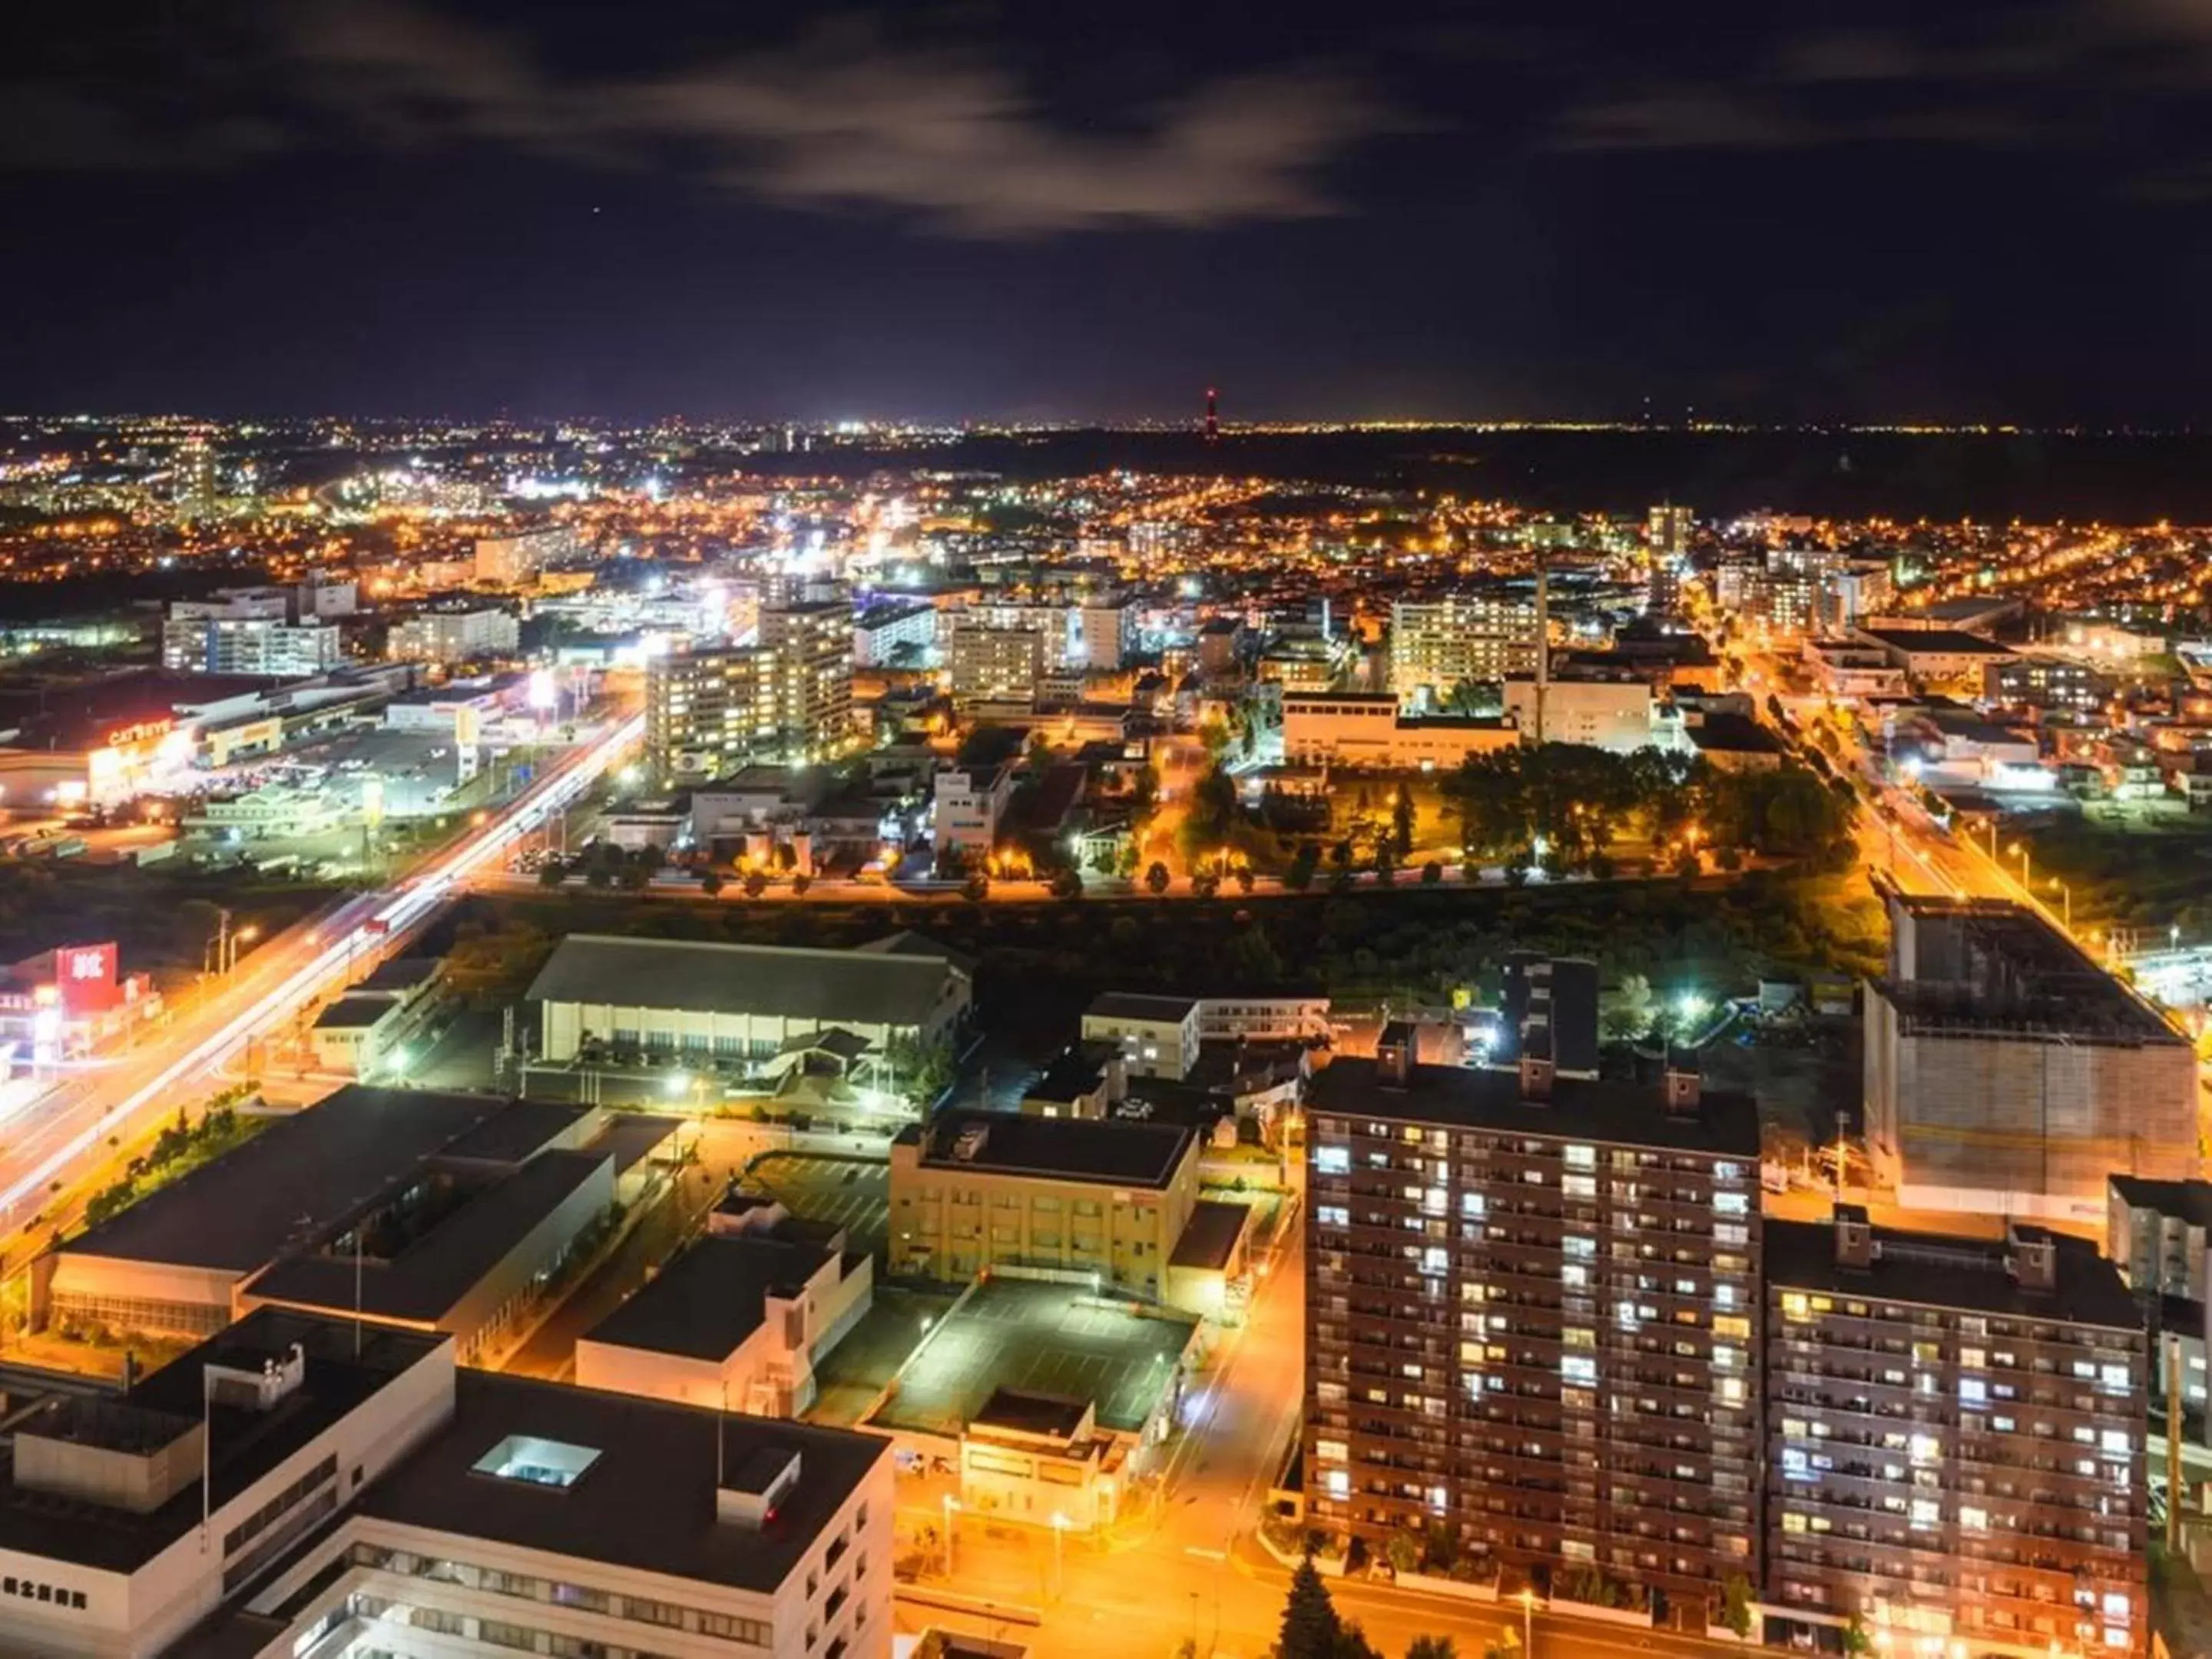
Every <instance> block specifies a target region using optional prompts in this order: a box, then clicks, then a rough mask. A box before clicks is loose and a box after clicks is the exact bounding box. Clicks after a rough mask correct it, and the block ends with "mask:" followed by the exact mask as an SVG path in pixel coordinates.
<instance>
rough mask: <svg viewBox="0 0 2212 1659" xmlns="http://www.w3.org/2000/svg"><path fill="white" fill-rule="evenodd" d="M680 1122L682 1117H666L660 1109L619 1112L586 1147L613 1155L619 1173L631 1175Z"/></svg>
mask: <svg viewBox="0 0 2212 1659" xmlns="http://www.w3.org/2000/svg"><path fill="white" fill-rule="evenodd" d="M679 1124H680V1120H678V1119H676V1118H672V1117H663V1116H662V1115H660V1114H659V1113H658V1112H617V1113H616V1114H614V1115H613V1116H612V1117H611V1118H610V1119H609V1120H608V1122H607V1127H605V1129H604V1130H602V1131H601V1132H600V1133H599V1134H598V1135H597V1136H596V1137H595V1138H593V1139H592V1140H591V1141H590V1142H589V1143H588V1144H587V1145H586V1147H585V1149H584V1150H585V1151H586V1152H606V1153H608V1154H610V1155H611V1156H612V1158H614V1161H615V1173H616V1174H617V1176H622V1175H627V1174H628V1173H629V1171H630V1170H632V1169H634V1168H635V1167H636V1165H637V1164H640V1163H641V1162H642V1161H644V1160H645V1159H647V1158H651V1157H652V1156H653V1153H654V1152H657V1151H659V1149H660V1148H661V1147H663V1146H666V1145H667V1144H668V1141H669V1139H670V1137H671V1136H672V1135H674V1134H675V1133H676V1131H677V1129H678V1127H679Z"/></svg>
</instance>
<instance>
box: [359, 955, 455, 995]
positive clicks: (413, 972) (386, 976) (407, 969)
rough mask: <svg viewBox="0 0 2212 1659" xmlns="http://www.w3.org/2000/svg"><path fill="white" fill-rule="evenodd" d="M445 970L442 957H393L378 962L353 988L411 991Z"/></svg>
mask: <svg viewBox="0 0 2212 1659" xmlns="http://www.w3.org/2000/svg"><path fill="white" fill-rule="evenodd" d="M445 971H446V959H445V958H444V957H393V958H392V960H391V961H389V962H386V963H379V964H378V966H377V969H376V971H375V972H374V973H373V974H371V975H369V976H368V978H367V979H365V980H363V981H362V982H361V983H360V984H358V985H356V986H355V987H353V988H354V989H355V990H356V991H411V990H413V989H414V988H415V987H416V986H418V985H421V984H422V983H423V982H424V981H428V980H433V979H435V978H436V977H437V976H438V975H440V974H442V973H444V972H445Z"/></svg>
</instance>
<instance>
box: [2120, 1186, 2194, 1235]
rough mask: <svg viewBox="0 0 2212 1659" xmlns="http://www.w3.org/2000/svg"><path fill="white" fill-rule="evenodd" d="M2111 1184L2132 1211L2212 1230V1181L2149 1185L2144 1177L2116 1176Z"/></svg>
mask: <svg viewBox="0 0 2212 1659" xmlns="http://www.w3.org/2000/svg"><path fill="white" fill-rule="evenodd" d="M2110 1184H2111V1187H2112V1191H2113V1192H2115V1193H2117V1194H2119V1198H2120V1201H2121V1202H2122V1203H2124V1204H2125V1205H2127V1206H2129V1207H2130V1209H2136V1210H2155V1211H2157V1212H2159V1214H2160V1215H2162V1216H2170V1217H2172V1218H2173V1219H2174V1220H2176V1221H2183V1222H2186V1223H2188V1224H2189V1225H2191V1226H2192V1227H2212V1181H2148V1180H2146V1179H2144V1178H2143V1177H2142V1176H2128V1175H2116V1176H2112V1177H2111V1178H2110Z"/></svg>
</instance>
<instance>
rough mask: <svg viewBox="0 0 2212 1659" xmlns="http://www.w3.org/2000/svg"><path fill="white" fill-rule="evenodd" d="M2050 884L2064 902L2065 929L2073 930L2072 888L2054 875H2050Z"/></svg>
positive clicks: (2070, 931)
mask: <svg viewBox="0 0 2212 1659" xmlns="http://www.w3.org/2000/svg"><path fill="white" fill-rule="evenodd" d="M2051 890H2053V891H2054V892H2056V893H2057V895H2058V896H2059V897H2060V899H2061V900H2062V901H2063V903H2064V904H2065V907H2066V931H2067V932H2068V933H2072V932H2073V931H2074V890H2073V889H2072V888H2071V887H2069V886H2068V885H2067V884H2065V883H2064V882H2063V881H2061V880H2059V879H2058V878H2057V877H2056V876H2053V877H2051Z"/></svg>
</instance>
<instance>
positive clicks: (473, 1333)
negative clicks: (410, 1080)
mask: <svg viewBox="0 0 2212 1659" xmlns="http://www.w3.org/2000/svg"><path fill="white" fill-rule="evenodd" d="M663 1127H664V1132H665V1128H666V1127H672V1126H671V1125H664V1126H663ZM632 1139H634V1138H632ZM618 1143H619V1144H618ZM638 1156H639V1150H638V1149H637V1148H635V1147H634V1146H630V1145H629V1143H628V1139H625V1138H623V1137H620V1136H611V1135H610V1133H609V1123H608V1119H607V1115H606V1114H605V1113H604V1112H602V1111H600V1110H599V1109H596V1108H589V1107H578V1106H566V1105H557V1104H555V1103H550V1102H545V1101H509V1100H506V1099H503V1098H500V1097H494V1096H489V1095H465V1094H440V1093H435V1092H430V1091H414V1090H392V1089H374V1088H366V1087H362V1086H359V1085H356V1086H351V1087H348V1088H344V1089H341V1090H339V1091H337V1093H336V1094H334V1095H332V1096H331V1097H329V1098H328V1099H326V1100H325V1101H323V1102H321V1103H319V1104H317V1105H314V1106H310V1107H308V1108H307V1109H305V1110H304V1111H301V1112H298V1113H295V1114H294V1115H291V1116H289V1117H285V1118H279V1119H277V1120H276V1121H273V1122H271V1123H270V1125H269V1126H268V1127H266V1128H264V1129H263V1130H262V1131H261V1132H260V1133H258V1134H257V1135H255V1136H254V1137H253V1138H252V1139H250V1140H247V1141H246V1142H245V1143H244V1144H243V1145H241V1146H238V1147H236V1148H234V1150H232V1151H231V1152H228V1153H226V1154H225V1155H224V1156H222V1158H217V1159H216V1160H215V1161H214V1162H213V1163H211V1164H205V1165H204V1166H203V1167H201V1168H200V1169H197V1170H193V1171H192V1172H191V1174H189V1175H187V1176H184V1177H183V1178H182V1179H181V1180H179V1181H177V1182H173V1184H171V1185H169V1186H167V1187H164V1188H161V1189H159V1190H158V1191H156V1192H154V1193H152V1194H149V1195H148V1196H147V1197H145V1198H143V1199H141V1200H139V1201H138V1202H137V1203H136V1204H134V1205H132V1206H131V1207H130V1208H129V1209H127V1210H125V1211H124V1212H121V1213H120V1214H119V1215H117V1216H115V1217H113V1218H111V1219H109V1220H106V1221H104V1222H102V1223H101V1224H100V1225H98V1226H96V1227H94V1228H92V1229H91V1230H90V1231H88V1232H86V1233H84V1234H83V1235H82V1236H81V1237H76V1238H74V1239H71V1240H70V1242H69V1243H67V1244H65V1245H64V1247H63V1248H62V1249H59V1250H58V1251H54V1252H52V1253H50V1254H48V1255H45V1256H42V1257H40V1260H39V1263H38V1266H37V1267H35V1268H34V1269H33V1284H32V1294H33V1300H32V1310H33V1317H34V1319H36V1320H37V1321H38V1322H40V1323H46V1324H62V1325H72V1324H74V1325H84V1326H97V1327H102V1328H107V1329H111V1330H118V1331H125V1332H142V1333H148V1334H181V1335H204V1334H208V1333H210V1332H212V1331H216V1330H220V1329H221V1328H222V1327H224V1326H225V1325H228V1324H229V1323H230V1322H232V1321H233V1320H234V1319H235V1318H237V1317H238V1316H240V1315H241V1314H243V1313H245V1312H246V1311H247V1310H250V1309H252V1308H254V1307H257V1306H260V1305H263V1304H282V1305H285V1306H288V1307H293V1308H304V1309H312V1310H323V1311H327V1312H331V1313H344V1314H348V1315H350V1314H351V1313H352V1311H353V1310H355V1309H356V1307H358V1308H359V1310H360V1311H361V1313H362V1316H363V1317H364V1318H366V1319H368V1320H371V1321H374V1322H380V1323H386V1324H392V1325H403V1326H407V1327H410V1328H415V1329H419V1330H438V1331H443V1332H446V1333H447V1334H451V1335H453V1336H454V1337H455V1338H456V1339H457V1340H458V1341H459V1345H460V1347H461V1350H462V1352H463V1354H464V1356H465V1357H469V1356H473V1355H474V1354H476V1353H477V1352H482V1351H483V1350H484V1349H485V1348H487V1347H489V1346H492V1345H494V1344H495V1343H496V1342H497V1341H498V1340H500V1338H501V1336H502V1335H503V1334H505V1332H506V1330H507V1326H508V1322H510V1321H511V1320H512V1319H513V1316H515V1315H516V1314H517V1313H518V1312H519V1311H520V1310H521V1309H522V1308H523V1307H524V1306H525V1305H526V1302H527V1298H528V1297H529V1294H530V1292H531V1291H532V1288H533V1287H534V1285H536V1284H537V1283H538V1282H540V1281H541V1280H542V1279H543V1278H544V1276H546V1275H548V1274H550V1273H553V1272H554V1271H556V1269H557V1268H558V1267H560V1265H561V1263H562V1261H563V1260H564V1259H565V1257H566V1255H567V1254H568V1249H569V1247H570V1246H571V1245H572V1244H573V1243H574V1240H575V1239H576V1237H577V1236H578V1235H579V1234H580V1233H581V1232H582V1231H584V1230H585V1229H586V1227H587V1226H589V1225H590V1224H591V1223H592V1221H593V1220H594V1219H596V1218H598V1217H599V1216H600V1215H602V1214H604V1213H605V1212H606V1210H607V1209H608V1207H609V1206H611V1204H612V1203H613V1202H614V1201H615V1199H616V1197H617V1182H618V1178H619V1177H620V1176H622V1173H623V1170H624V1169H625V1168H626V1167H628V1166H629V1164H631V1163H632V1162H634V1161H635V1159H636V1158H637V1157H638Z"/></svg>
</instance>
